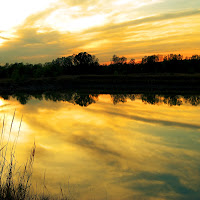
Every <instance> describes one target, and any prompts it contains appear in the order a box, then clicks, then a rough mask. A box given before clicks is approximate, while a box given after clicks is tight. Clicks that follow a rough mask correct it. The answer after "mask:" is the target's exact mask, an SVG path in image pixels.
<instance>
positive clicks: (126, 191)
mask: <svg viewBox="0 0 200 200" xmlns="http://www.w3.org/2000/svg"><path fill="white" fill-rule="evenodd" d="M4 98H5V97H4ZM5 99H6V98H5ZM5 99H3V98H2V99H1V100H0V105H1V107H0V110H1V113H0V114H1V121H2V119H3V116H4V114H5V116H6V117H5V118H6V129H7V130H8V128H9V127H10V123H11V119H12V116H13V113H14V110H15V109H16V115H15V120H14V124H13V131H12V134H11V140H14V138H15V137H16V135H17V130H18V127H19V123H20V119H21V116H22V114H23V122H22V127H21V131H20V136H19V138H18V143H17V150H16V160H17V162H18V163H20V164H21V163H24V162H25V161H26V159H27V158H28V156H29V152H30V149H31V147H32V146H33V143H34V140H35V142H36V157H35V162H34V173H33V179H32V183H33V185H35V187H36V185H37V190H38V191H42V189H41V188H42V186H41V185H43V182H44V174H45V185H46V186H47V188H48V191H46V190H45V192H49V193H52V194H56V193H59V191H60V187H62V188H63V190H64V191H65V189H66V188H68V191H67V192H70V195H71V196H76V197H78V199H81V200H85V199H89V200H90V199H91V200H99V199H105V200H107V199H109V200H121V199H123V200H130V199H176V200H177V199H199V198H200V106H199V105H198V104H199V102H200V100H199V98H196V97H185V99H184V98H183V97H180V96H179V97H172V98H169V97H166V98H164V97H158V96H154V97H153V98H152V96H142V95H125V96H124V95H111V96H110V95H93V96H92V95H85V96H84V95H83V96H81V97H80V95H77V94H72V95H71V96H70V97H68V96H67V97H66V95H64V96H59V97H55V96H51V95H46V96H45V97H44V96H37V98H35V97H30V96H26V97H19V96H18V97H10V98H9V99H8V100H5ZM17 99H18V100H17ZM53 100H54V101H53ZM57 100H64V101H57ZM66 100H67V101H66ZM19 101H21V103H23V104H24V105H22V104H21V103H20V102H19ZM25 103H26V104H25ZM192 104H194V105H192Z"/></svg>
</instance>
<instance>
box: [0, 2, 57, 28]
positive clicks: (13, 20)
mask: <svg viewBox="0 0 200 200" xmlns="http://www.w3.org/2000/svg"><path fill="white" fill-rule="evenodd" d="M56 1H57V0H42V1H40V0H34V1H26V0H18V1H13V0H6V1H1V6H0V19H1V22H0V30H1V31H8V30H10V29H13V28H14V27H16V26H18V25H20V24H21V23H22V22H23V21H24V20H25V19H26V18H27V17H28V16H29V15H31V14H33V13H36V12H39V11H41V10H43V9H46V8H47V7H48V6H50V4H52V3H54V2H56ZM2 19H4V20H2Z"/></svg>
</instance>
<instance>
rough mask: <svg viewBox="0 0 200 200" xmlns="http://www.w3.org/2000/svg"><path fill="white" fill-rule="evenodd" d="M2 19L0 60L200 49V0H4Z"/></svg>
mask: <svg viewBox="0 0 200 200" xmlns="http://www.w3.org/2000/svg"><path fill="white" fill-rule="evenodd" d="M0 19H1V20H0V63H1V64H4V63H6V62H9V63H12V62H25V63H27V62H29V63H38V62H41V63H44V62H48V61H51V60H52V59H55V58H57V57H62V56H69V55H72V54H74V53H75V54H76V53H79V52H82V51H87V52H88V53H90V54H94V55H96V56H97V57H98V58H99V60H100V62H101V63H103V62H108V61H110V59H111V57H112V55H113V54H117V55H119V56H126V57H127V58H128V59H130V58H136V59H141V58H142V57H143V56H145V55H151V54H168V53H181V54H183V55H184V56H191V55H192V54H200V1H199V0H6V1H1V3H0Z"/></svg>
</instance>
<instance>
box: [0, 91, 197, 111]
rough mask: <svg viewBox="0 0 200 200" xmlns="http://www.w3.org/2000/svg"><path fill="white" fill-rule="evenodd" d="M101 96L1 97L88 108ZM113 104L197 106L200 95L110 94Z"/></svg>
mask: <svg viewBox="0 0 200 200" xmlns="http://www.w3.org/2000/svg"><path fill="white" fill-rule="evenodd" d="M99 95H100V94H86V93H76V92H67V93H62V92H46V93H41V94H24V93H17V94H14V95H0V97H2V98H3V99H5V100H8V99H9V98H10V97H13V98H16V99H17V100H18V101H19V102H20V103H21V104H22V105H25V104H27V103H28V101H29V100H31V99H32V98H35V99H38V100H40V101H42V100H43V99H45V100H50V101H55V102H57V101H66V102H69V103H73V104H74V105H75V104H77V105H80V106H83V107H87V106H89V105H91V104H93V103H96V102H97V101H98V96H99ZM110 96H111V99H112V102H113V104H114V105H116V104H118V103H125V102H127V100H131V101H135V99H141V100H142V102H144V103H148V104H152V105H156V104H168V105H170V106H180V105H182V104H184V103H188V104H191V105H193V106H197V105H199V104H200V95H187V96H180V95H157V94H110Z"/></svg>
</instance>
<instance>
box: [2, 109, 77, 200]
mask: <svg viewBox="0 0 200 200" xmlns="http://www.w3.org/2000/svg"><path fill="white" fill-rule="evenodd" d="M14 119H15V112H14V114H13V117H12V121H11V124H10V129H9V133H8V138H7V139H6V140H7V141H6V142H5V141H4V140H5V139H4V138H5V124H6V123H5V115H4V117H3V120H2V131H1V136H0V200H54V199H59V200H75V199H76V198H75V197H74V196H72V195H64V192H63V190H62V188H60V194H59V195H58V197H56V198H55V197H54V196H51V194H49V193H48V194H46V192H45V191H48V190H47V186H46V184H45V174H44V184H43V193H40V194H37V192H36V193H33V191H34V190H33V186H32V182H31V178H32V175H33V163H34V158H35V152H36V144H35V142H34V144H33V147H32V149H31V151H30V155H29V157H28V159H27V161H26V163H25V164H22V165H21V166H23V167H21V168H22V169H17V167H16V160H15V150H16V145H17V140H18V137H19V135H20V129H21V125H22V119H23V116H22V118H21V121H20V125H19V129H18V134H17V136H16V138H15V140H14V142H13V144H12V146H11V148H8V146H9V145H10V138H11V133H12V128H13V123H14ZM9 149H10V150H9Z"/></svg>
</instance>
